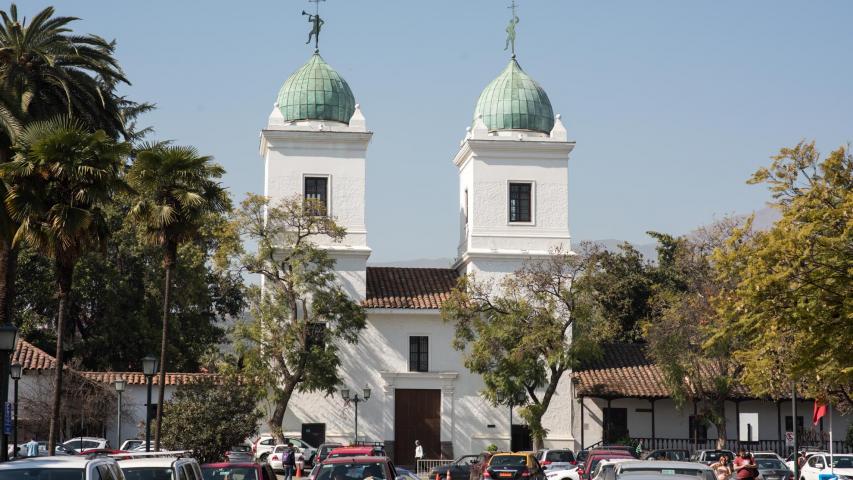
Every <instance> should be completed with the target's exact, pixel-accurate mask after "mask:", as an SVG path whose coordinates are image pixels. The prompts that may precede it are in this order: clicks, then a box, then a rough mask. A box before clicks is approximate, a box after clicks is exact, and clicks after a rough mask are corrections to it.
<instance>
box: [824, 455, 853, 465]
mask: <svg viewBox="0 0 853 480" xmlns="http://www.w3.org/2000/svg"><path fill="white" fill-rule="evenodd" d="M832 457H833V458H832V460H833V462H832V463H833V465H832V466H833V467H835V468H853V457H840V456H838V455H833V456H832ZM827 458H828V457H827Z"/></svg>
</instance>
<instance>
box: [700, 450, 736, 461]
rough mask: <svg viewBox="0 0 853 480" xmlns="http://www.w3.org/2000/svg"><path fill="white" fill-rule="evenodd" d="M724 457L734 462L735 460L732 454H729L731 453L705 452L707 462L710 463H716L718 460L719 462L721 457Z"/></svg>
mask: <svg viewBox="0 0 853 480" xmlns="http://www.w3.org/2000/svg"><path fill="white" fill-rule="evenodd" d="M723 455H725V456H727V457H729V460H733V459H734V457H733V456H732V454H731V453H729V452H721V451H719V450H718V451H714V452H705V460H707V461H709V462H716V461H717V460H719V459H720V457H722V456H723Z"/></svg>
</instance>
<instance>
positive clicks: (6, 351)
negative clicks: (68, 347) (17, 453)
mask: <svg viewBox="0 0 853 480" xmlns="http://www.w3.org/2000/svg"><path fill="white" fill-rule="evenodd" d="M17 336H18V329H17V327H15V326H14V325H12V324H11V323H6V324H3V325H0V397H2V398H3V409H2V410H3V411H2V413H0V420H2V421H0V426H2V427H3V435H0V459H2V461H4V462H5V461H7V460H9V434H8V433H6V432H7V431H8V430H11V429H8V430H7V428H6V424H7V422H11V420H12V419H11V418H8V417H7V414H8V413H10V412H7V410H8V407H9V406H10V405H9V357H10V356H11V355H12V352H13V351H15V338H16V337H17ZM9 416H10V415H9ZM10 426H11V425H10ZM10 433H11V432H10Z"/></svg>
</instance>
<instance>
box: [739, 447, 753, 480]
mask: <svg viewBox="0 0 853 480" xmlns="http://www.w3.org/2000/svg"><path fill="white" fill-rule="evenodd" d="M733 465H734V471H735V476H736V477H737V479H738V480H753V479H755V478H757V477H758V469H756V467H755V462H754V461H753V459H752V455H750V454H748V453H746V451H745V450H744V449H743V448H741V449H739V450H738V452H737V457H736V458H735V461H734V462H733Z"/></svg>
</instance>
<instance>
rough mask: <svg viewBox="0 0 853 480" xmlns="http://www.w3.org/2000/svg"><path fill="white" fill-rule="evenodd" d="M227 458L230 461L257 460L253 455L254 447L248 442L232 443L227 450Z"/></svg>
mask: <svg viewBox="0 0 853 480" xmlns="http://www.w3.org/2000/svg"><path fill="white" fill-rule="evenodd" d="M225 460H227V461H229V462H232V463H233V462H252V461H254V460H255V458H254V456H253V455H252V447H250V446H249V445H246V444H241V445H232V446H231V448H229V449H228V451H227V452H225Z"/></svg>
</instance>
